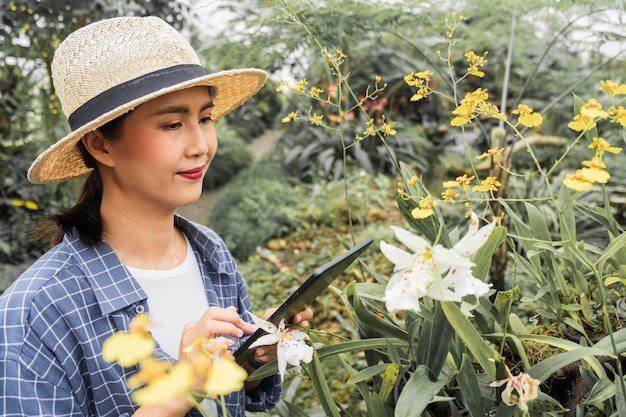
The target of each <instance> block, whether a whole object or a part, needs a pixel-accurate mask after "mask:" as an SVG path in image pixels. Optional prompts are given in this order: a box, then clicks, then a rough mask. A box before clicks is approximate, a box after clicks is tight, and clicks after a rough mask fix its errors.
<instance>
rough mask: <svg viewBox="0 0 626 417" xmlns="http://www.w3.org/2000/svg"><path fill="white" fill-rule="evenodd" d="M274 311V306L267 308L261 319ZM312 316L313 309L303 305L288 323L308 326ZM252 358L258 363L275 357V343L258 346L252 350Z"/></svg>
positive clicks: (264, 318)
mask: <svg viewBox="0 0 626 417" xmlns="http://www.w3.org/2000/svg"><path fill="white" fill-rule="evenodd" d="M275 311H276V309H275V308H270V309H268V310H267V311H266V312H265V314H263V317H261V318H262V319H263V320H267V319H268V318H270V316H271V315H272V314H274V312H275ZM312 318H313V310H311V309H310V308H309V307H308V306H304V307H303V308H302V310H300V311H298V312H296V313H295V314H294V315H293V316H292V317H291V320H290V323H293V324H297V325H299V326H301V327H308V326H309V322H308V321H309V320H311V319H312ZM253 357H254V360H255V361H256V362H258V363H267V362H271V361H273V360H275V359H276V357H277V355H276V345H271V346H260V347H258V348H256V349H255V350H254V354H253Z"/></svg>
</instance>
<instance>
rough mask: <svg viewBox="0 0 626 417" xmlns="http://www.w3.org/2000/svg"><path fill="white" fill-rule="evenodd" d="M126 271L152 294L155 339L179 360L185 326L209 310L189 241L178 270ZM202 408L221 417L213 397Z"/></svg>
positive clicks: (152, 327) (139, 269)
mask: <svg viewBox="0 0 626 417" xmlns="http://www.w3.org/2000/svg"><path fill="white" fill-rule="evenodd" d="M185 239H186V240H187V238H185ZM126 268H128V271H129V272H130V273H131V274H132V275H133V276H134V277H135V278H136V279H137V281H138V282H139V285H141V287H142V288H143V290H144V291H145V292H146V294H147V295H148V309H149V310H150V322H151V327H150V330H151V332H152V337H154V340H156V341H157V343H158V344H159V345H160V346H161V348H162V349H163V350H164V351H165V353H167V354H168V355H170V356H171V357H173V358H178V347H179V344H180V337H181V335H182V334H183V328H184V327H185V324H187V323H189V322H190V321H198V320H199V319H200V317H201V316H202V315H203V314H204V313H205V312H206V310H207V309H208V308H209V300H208V298H207V296H206V290H205V289H204V284H203V283H202V274H201V273H200V267H199V266H198V262H197V261H196V256H195V254H194V252H193V249H192V248H191V244H190V243H189V240H187V256H186V257H185V260H184V261H183V263H182V264H180V265H178V266H177V267H175V268H172V269H167V270H161V269H141V268H134V267H131V266H128V265H127V266H126ZM202 406H203V408H204V411H205V412H208V414H209V415H214V416H216V415H217V405H216V403H215V402H214V401H213V400H211V399H210V398H206V399H205V400H204V401H202Z"/></svg>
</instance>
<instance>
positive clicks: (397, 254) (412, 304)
mask: <svg viewBox="0 0 626 417" xmlns="http://www.w3.org/2000/svg"><path fill="white" fill-rule="evenodd" d="M391 228H392V229H393V231H394V233H395V235H396V238H397V239H398V240H399V241H400V242H402V243H403V244H404V245H405V246H406V247H408V248H409V249H411V250H412V251H413V252H414V253H410V252H407V251H405V250H403V249H400V248H397V247H395V246H393V245H390V244H388V243H387V242H385V241H381V242H380V250H381V252H382V253H383V255H385V257H386V258H387V259H389V260H390V261H391V262H393V263H394V265H395V268H394V271H395V273H394V274H393V276H392V277H391V279H390V280H389V282H388V283H387V287H386V288H385V302H386V304H387V309H388V310H389V311H391V312H394V311H396V310H413V311H419V309H420V307H419V300H420V298H422V297H424V296H429V297H431V298H434V299H437V300H442V301H461V298H460V297H459V296H458V295H456V294H455V293H454V292H453V291H451V290H450V289H449V288H447V287H446V286H445V285H443V284H444V283H443V282H442V280H441V275H442V274H443V273H445V272H446V271H448V270H449V269H450V268H451V267H453V266H454V267H459V268H461V267H468V268H469V267H471V266H473V265H474V264H473V263H472V262H471V261H469V259H467V258H466V257H464V256H461V255H459V254H458V253H457V252H455V251H454V250H452V249H446V248H444V247H443V246H441V245H435V246H432V245H431V244H429V243H428V242H427V241H426V240H424V239H423V238H421V237H420V236H417V235H415V234H413V233H411V232H409V231H408V230H405V229H402V228H400V227H395V226H391Z"/></svg>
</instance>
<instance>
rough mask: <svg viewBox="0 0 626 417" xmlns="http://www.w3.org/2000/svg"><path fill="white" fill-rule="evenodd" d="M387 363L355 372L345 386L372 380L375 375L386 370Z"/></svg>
mask: <svg viewBox="0 0 626 417" xmlns="http://www.w3.org/2000/svg"><path fill="white" fill-rule="evenodd" d="M389 365H390V364H388V363H379V364H377V365H372V366H369V367H367V368H365V369H363V370H362V371H359V372H357V373H356V374H355V375H352V376H351V377H350V378H349V379H348V380H347V381H346V384H356V383H357V382H361V381H365V380H367V379H370V378H373V377H375V376H377V375H380V374H382V373H383V372H385V370H386V369H387V366H389ZM396 366H397V365H396Z"/></svg>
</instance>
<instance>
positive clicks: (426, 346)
mask: <svg viewBox="0 0 626 417" xmlns="http://www.w3.org/2000/svg"><path fill="white" fill-rule="evenodd" d="M453 337H454V329H453V328H452V326H450V323H449V322H448V320H447V319H446V316H445V315H444V314H443V311H442V309H441V304H440V303H436V304H435V309H434V315H433V320H432V321H430V320H424V322H423V323H422V326H421V328H420V337H419V340H418V342H417V352H416V354H415V361H416V362H417V363H420V364H424V365H426V367H427V368H428V369H429V370H430V371H431V372H432V373H433V376H434V377H438V376H439V373H440V372H441V369H442V368H443V365H444V363H445V361H446V357H447V356H448V352H449V351H450V346H451V342H452V339H453Z"/></svg>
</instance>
